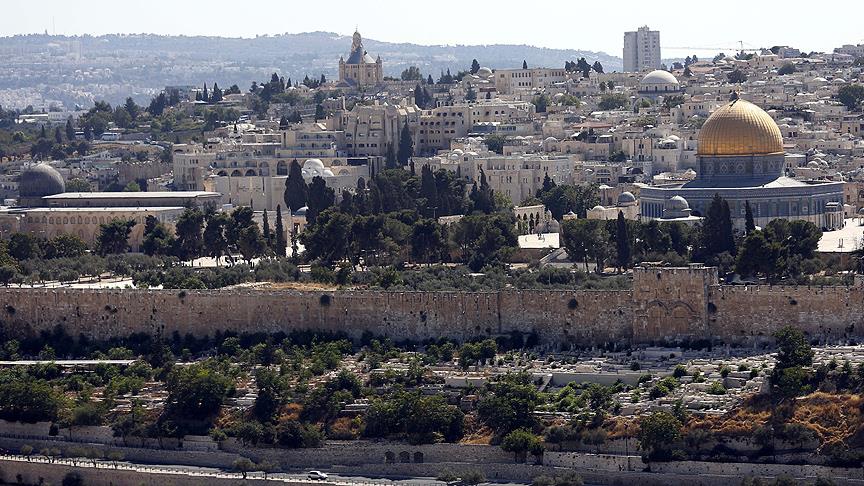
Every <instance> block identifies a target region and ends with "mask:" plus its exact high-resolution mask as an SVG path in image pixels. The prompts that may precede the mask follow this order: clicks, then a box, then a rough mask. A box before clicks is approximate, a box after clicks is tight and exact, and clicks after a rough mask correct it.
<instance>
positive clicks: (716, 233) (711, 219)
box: [696, 194, 735, 261]
mask: <svg viewBox="0 0 864 486" xmlns="http://www.w3.org/2000/svg"><path fill="white" fill-rule="evenodd" d="M723 252H727V253H729V254H730V255H734V254H735V239H734V235H733V234H732V219H731V213H730V211H729V204H728V202H726V201H725V200H724V199H723V198H721V197H720V195H719V194H714V198H713V199H712V200H711V204H710V205H709V206H708V211H707V214H706V215H705V219H704V221H703V222H702V230H701V239H700V244H699V248H698V250H697V254H696V258H698V259H699V261H706V260H707V259H710V258H716V257H717V256H718V255H720V254H721V253H723Z"/></svg>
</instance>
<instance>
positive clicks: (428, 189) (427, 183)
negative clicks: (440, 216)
mask: <svg viewBox="0 0 864 486" xmlns="http://www.w3.org/2000/svg"><path fill="white" fill-rule="evenodd" d="M420 197H421V198H424V199H426V214H425V216H426V217H427V218H431V217H433V216H434V215H435V211H434V210H435V209H437V208H438V205H439V204H438V186H437V185H436V184H435V175H434V174H432V169H431V168H429V165H428V164H425V165H423V167H422V168H421V169H420Z"/></svg>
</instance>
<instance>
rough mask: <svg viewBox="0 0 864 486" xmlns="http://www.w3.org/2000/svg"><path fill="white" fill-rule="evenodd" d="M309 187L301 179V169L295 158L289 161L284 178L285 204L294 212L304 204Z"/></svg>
mask: <svg viewBox="0 0 864 486" xmlns="http://www.w3.org/2000/svg"><path fill="white" fill-rule="evenodd" d="M308 194H309V188H308V187H306V181H304V180H303V170H302V169H301V168H300V164H298V163H297V161H296V160H292V161H291V167H290V168H289V169H288V178H287V179H285V206H287V207H288V208H289V209H291V212H292V213H294V212H296V211H297V210H298V209H300V208H302V207H303V206H305V205H306V198H307V197H308Z"/></svg>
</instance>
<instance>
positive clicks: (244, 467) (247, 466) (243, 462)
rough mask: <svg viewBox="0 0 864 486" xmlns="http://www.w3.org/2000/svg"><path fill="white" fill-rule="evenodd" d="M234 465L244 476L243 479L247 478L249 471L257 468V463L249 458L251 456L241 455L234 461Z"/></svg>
mask: <svg viewBox="0 0 864 486" xmlns="http://www.w3.org/2000/svg"><path fill="white" fill-rule="evenodd" d="M232 467H233V468H234V470H235V471H237V472H239V473H240V474H241V475H242V476H243V479H246V475H247V474H249V471H252V470H254V469H255V463H254V462H252V461H251V460H249V458H246V457H241V458H240V459H237V460H236V461H234V464H233V465H232Z"/></svg>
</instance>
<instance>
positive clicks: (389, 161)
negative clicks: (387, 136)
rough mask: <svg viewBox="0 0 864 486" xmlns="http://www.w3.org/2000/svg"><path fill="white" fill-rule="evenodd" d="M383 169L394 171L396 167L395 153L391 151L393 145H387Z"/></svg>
mask: <svg viewBox="0 0 864 486" xmlns="http://www.w3.org/2000/svg"><path fill="white" fill-rule="evenodd" d="M384 167H386V168H388V169H395V168H396V167H398V161H397V160H396V152H395V151H394V150H393V144H392V143H388V144H387V155H386V156H385V157H384Z"/></svg>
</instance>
